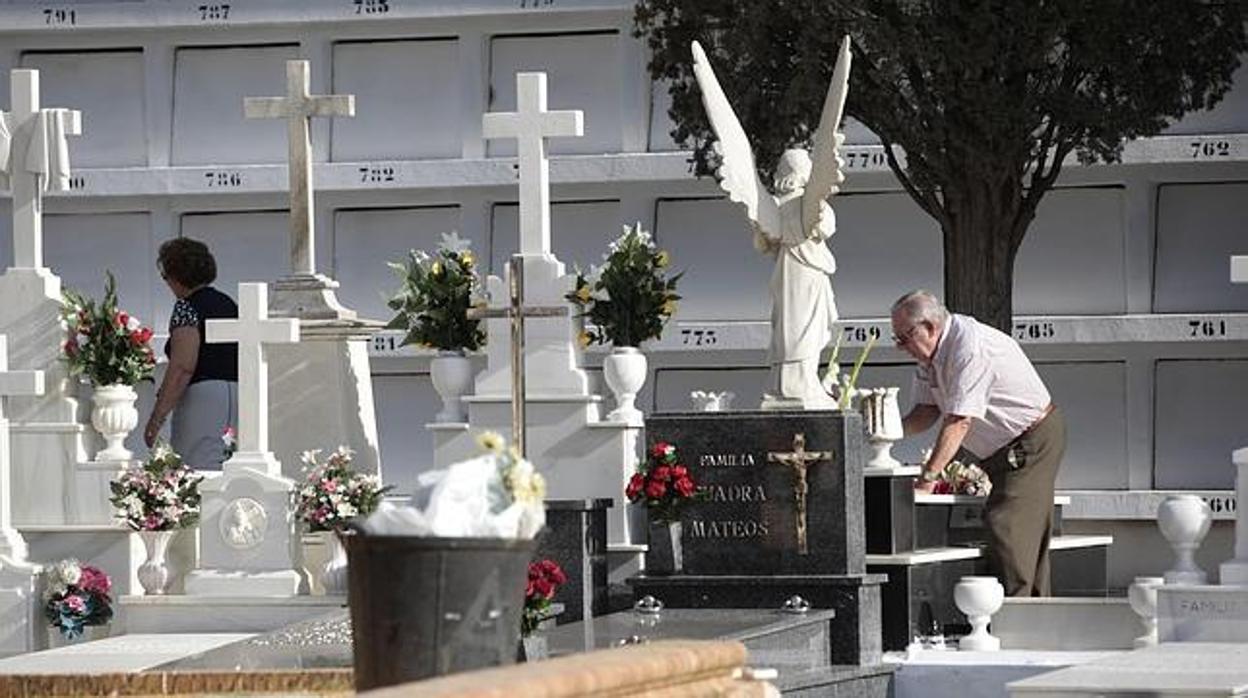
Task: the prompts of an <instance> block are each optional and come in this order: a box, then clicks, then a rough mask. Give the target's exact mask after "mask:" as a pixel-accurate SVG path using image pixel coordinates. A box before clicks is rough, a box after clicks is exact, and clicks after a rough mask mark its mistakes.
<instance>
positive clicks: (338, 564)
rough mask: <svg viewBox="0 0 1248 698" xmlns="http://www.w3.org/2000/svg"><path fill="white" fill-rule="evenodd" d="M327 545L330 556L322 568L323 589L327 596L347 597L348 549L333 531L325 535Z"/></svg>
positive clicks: (326, 558)
mask: <svg viewBox="0 0 1248 698" xmlns="http://www.w3.org/2000/svg"><path fill="white" fill-rule="evenodd" d="M325 545H326V546H328V548H329V550H328V553H329V554H328V555H327V556H326V557H325V562H324V563H322V564H321V568H320V578H321V588H322V589H324V590H325V595H326V596H346V595H347V549H346V548H344V547H343V546H342V540H341V539H340V538H338V534H337V533H335V532H333V531H329V532H328V533H326V534H325Z"/></svg>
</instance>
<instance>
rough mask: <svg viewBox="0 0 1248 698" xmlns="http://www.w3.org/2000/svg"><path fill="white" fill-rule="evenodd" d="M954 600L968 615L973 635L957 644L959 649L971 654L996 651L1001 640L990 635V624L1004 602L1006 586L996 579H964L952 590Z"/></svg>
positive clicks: (973, 577) (972, 577) (999, 646)
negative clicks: (993, 615)
mask: <svg viewBox="0 0 1248 698" xmlns="http://www.w3.org/2000/svg"><path fill="white" fill-rule="evenodd" d="M953 601H954V603H956V604H957V605H958V610H960V611H962V612H963V613H965V614H966V619H967V620H968V621H970V623H971V632H970V634H969V635H966V636H965V637H963V638H962V639H961V640H959V641H958V649H960V650H968V651H972V652H996V651H997V650H999V649H1001V639H1000V638H998V637H994V636H992V635H990V634H988V621H990V620H992V614H994V613H996V612H997V611H999V610H1001V604H1003V603H1005V587H1003V586H1001V582H999V581H997V578H996V577H977V576H969V577H963V578H962V579H961V580H959V581H958V583H957V585H956V586H954V587H953Z"/></svg>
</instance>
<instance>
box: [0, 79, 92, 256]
mask: <svg viewBox="0 0 1248 698" xmlns="http://www.w3.org/2000/svg"><path fill="white" fill-rule="evenodd" d="M9 100H10V101H9V108H10V110H11V111H9V124H8V126H9V130H10V132H11V140H10V143H9V167H8V170H9V185H10V187H11V188H12V192H13V267H14V268H16V269H40V268H42V267H43V194H42V190H43V189H44V188H45V185H44V184H43V183H42V182H41V181H40V178H41V177H43V176H46V175H39V174H36V173H34V172H30V171H29V168H28V167H27V164H26V162H25V160H26V157H27V155H26V154H27V152H28V150H29V148H30V142H31V138H32V137H33V136H34V135H35V134H34V131H35V127H36V126H38V124H39V116H40V113H41V112H53V111H61V112H63V113H64V117H65V133H66V134H68V135H74V136H76V135H79V134H81V133H82V113H81V112H79V111H75V110H72V109H59V110H58V109H41V108H40V106H39V71H37V70H13V71H10V73H9ZM64 174H68V173H64Z"/></svg>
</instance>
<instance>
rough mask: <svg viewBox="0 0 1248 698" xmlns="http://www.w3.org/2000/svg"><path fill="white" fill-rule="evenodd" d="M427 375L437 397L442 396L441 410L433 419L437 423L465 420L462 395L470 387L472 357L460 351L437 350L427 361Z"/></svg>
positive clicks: (466, 418)
mask: <svg viewBox="0 0 1248 698" xmlns="http://www.w3.org/2000/svg"><path fill="white" fill-rule="evenodd" d="M429 377H430V378H431V379H432V380H433V388H434V390H437V391H438V397H440V398H442V411H441V412H438V414H437V416H436V417H434V420H433V421H435V422H437V423H439V424H447V423H454V422H465V421H467V420H468V417H467V415H465V414H464V403H463V397H464V395H466V394H467V393H468V390H469V389H470V388H471V387H472V359H469V358H468V357H467V356H464V354H463V353H462V352H456V351H442V352H438V355H437V356H436V357H435V358H434V359H433V360H432V361H430V362H429Z"/></svg>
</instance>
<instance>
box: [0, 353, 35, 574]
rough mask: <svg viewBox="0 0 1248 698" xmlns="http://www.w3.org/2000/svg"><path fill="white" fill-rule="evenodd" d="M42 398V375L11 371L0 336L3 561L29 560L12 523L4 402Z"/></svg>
mask: <svg viewBox="0 0 1248 698" xmlns="http://www.w3.org/2000/svg"><path fill="white" fill-rule="evenodd" d="M42 394H43V371H10V370H9V344H8V337H6V336H5V335H2V334H0V560H3V559H7V560H8V561H10V562H21V561H23V560H25V559H26V541H25V540H23V539H22V534H20V533H18V531H17V529H15V528H13V523H12V502H10V501H9V498H10V497H12V496H13V486H12V475H11V473H10V464H9V420H7V419H5V417H4V398H6V397H8V396H10V395H42Z"/></svg>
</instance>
